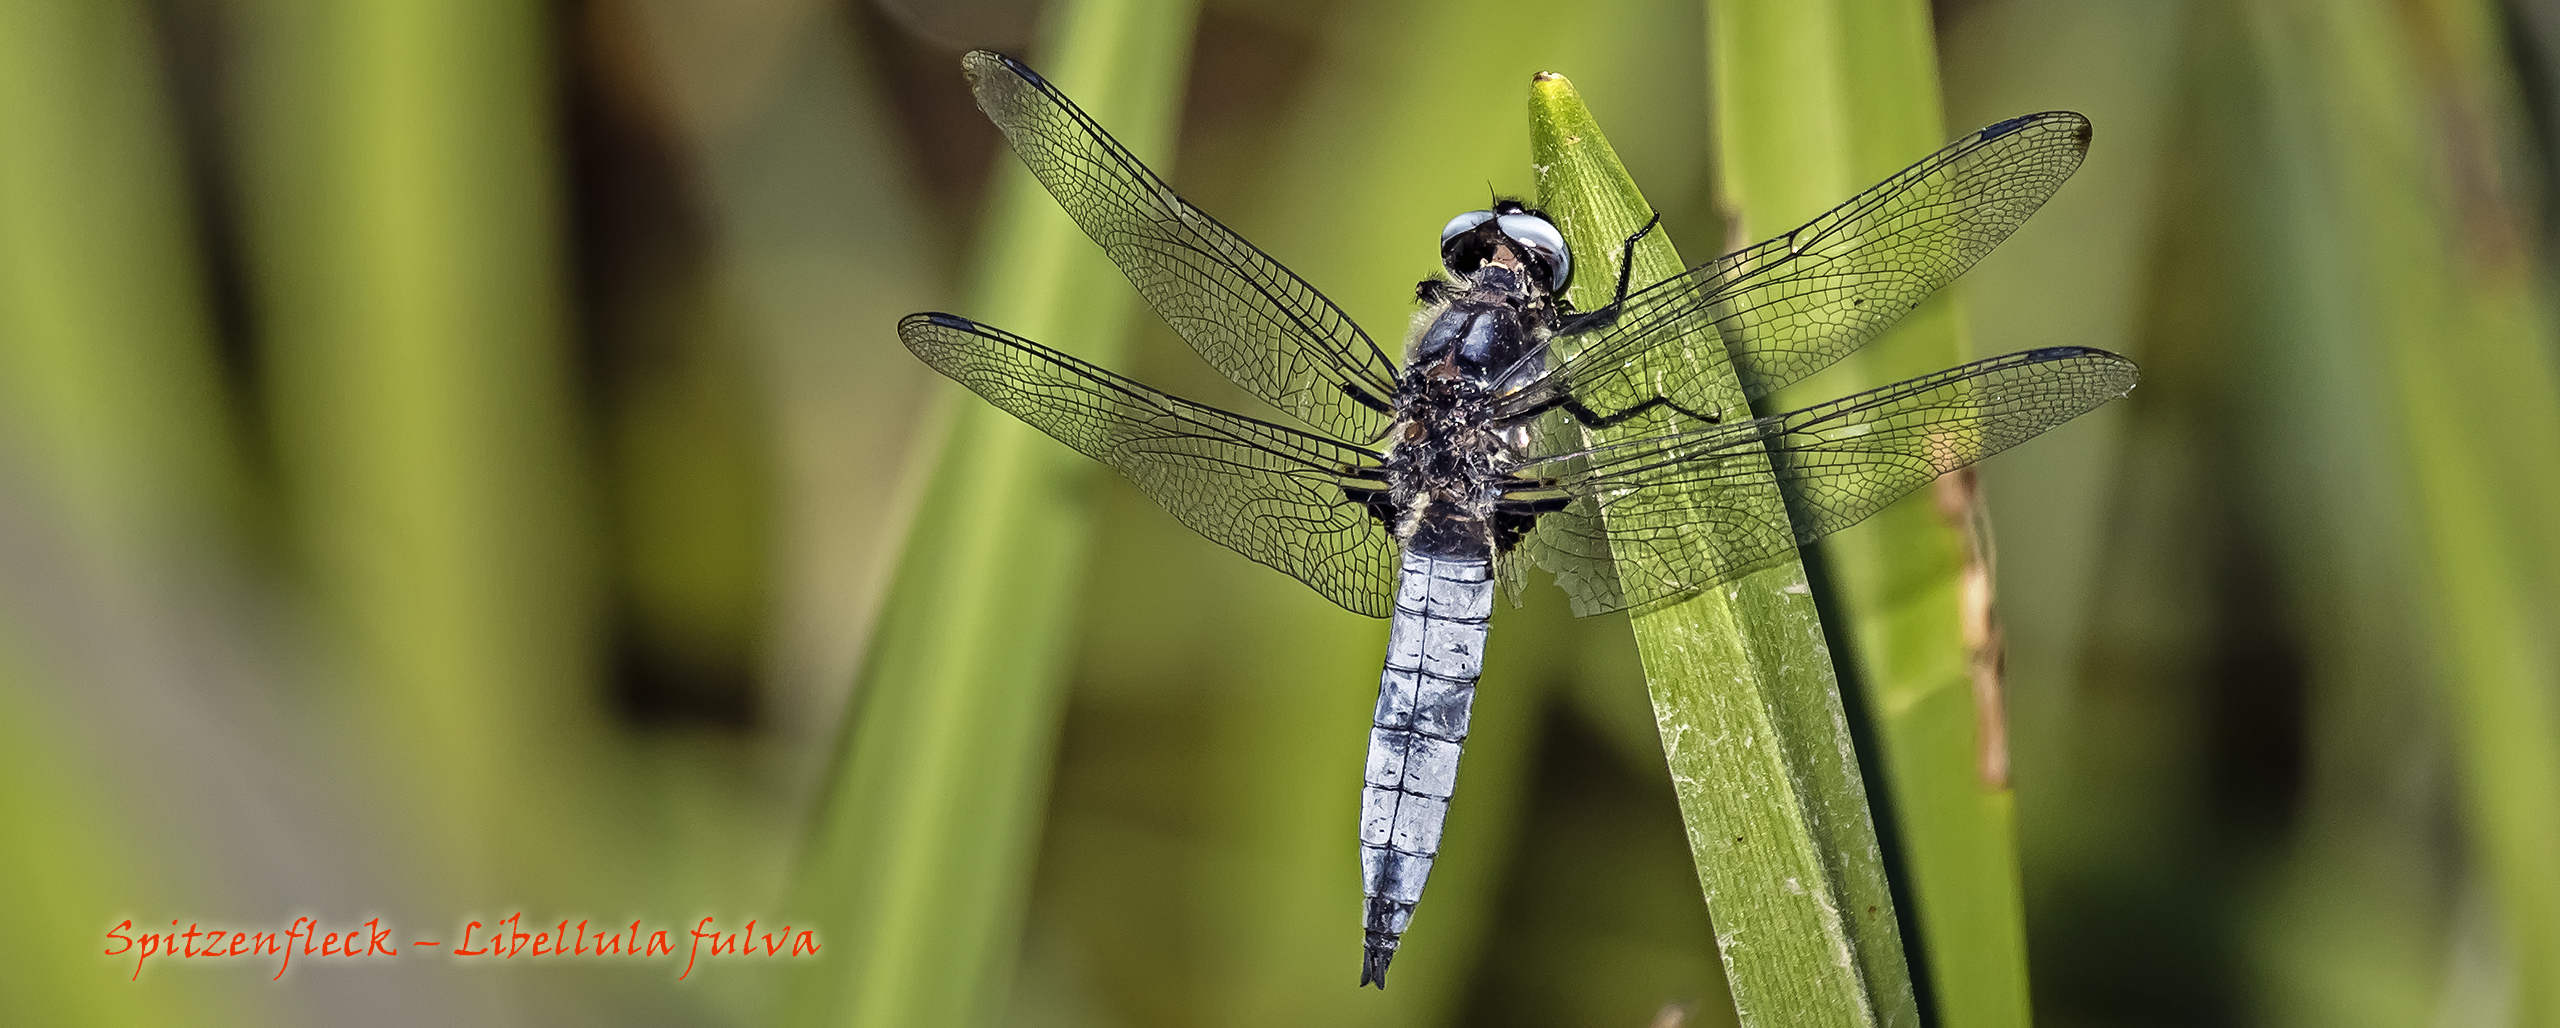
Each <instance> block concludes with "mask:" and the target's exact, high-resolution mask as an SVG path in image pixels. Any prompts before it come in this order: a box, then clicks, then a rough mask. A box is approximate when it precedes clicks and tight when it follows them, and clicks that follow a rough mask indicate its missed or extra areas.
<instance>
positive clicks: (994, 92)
mask: <svg viewBox="0 0 2560 1028" xmlns="http://www.w3.org/2000/svg"><path fill="white" fill-rule="evenodd" d="M963 63H964V65H965V67H966V68H967V70H968V74H969V82H970V87H971V88H972V89H973V90H975V91H976V93H977V96H978V107H979V109H980V110H983V111H985V112H986V113H987V117H988V118H989V119H991V120H993V121H994V122H995V123H996V127H997V128H998V129H1001V130H1003V131H1004V136H1005V139H1006V140H1007V141H1008V142H1010V143H1011V144H1012V145H1013V152H1014V153H1015V154H1016V155H1017V156H1019V157H1021V158H1022V163H1023V164H1024V165H1026V166H1028V167H1029V168H1030V169H1031V173H1032V175H1034V176H1036V177H1037V178H1039V180H1040V182H1041V184H1042V185H1045V186H1047V187H1049V193H1050V195H1052V196H1055V197H1056V198H1057V200H1058V206H1060V207H1062V208H1065V209H1066V212H1067V214H1068V215H1069V216H1071V217H1073V218H1074V219H1075V221H1076V224H1078V225H1080V226H1083V228H1084V231H1085V234H1086V235H1089V236H1092V237H1093V241H1094V242H1096V243H1100V244H1102V249H1103V251H1104V252H1105V253H1108V254H1110V255H1111V260H1112V262H1113V263H1116V264H1118V265H1119V266H1120V270H1121V272H1122V273H1124V274H1126V275H1128V276H1129V281H1130V283H1131V284H1133V285H1135V286H1137V287H1138V294H1139V295H1141V296H1144V297H1146V300H1147V304H1148V305H1149V306H1152V307H1154V308H1155V310H1156V313H1157V314H1160V315H1163V316H1164V320H1165V321H1166V322H1168V323H1170V324H1171V325H1172V326H1173V329H1174V331H1175V332H1178V333H1180V334H1181V335H1182V338H1184V339H1185V340H1188V341H1189V342H1190V343H1191V346H1192V348H1193V349H1195V350H1198V351H1199V352H1200V356H1201V357H1203V358H1206V359H1207V360H1208V362H1209V363H1210V364H1211V365H1213V366H1215V367H1216V368H1217V369H1218V370H1219V371H1220V372H1222V373H1224V374H1225V375H1226V376H1227V377H1228V378H1230V379H1233V380H1234V381H1235V383H1236V384H1237V385H1240V386H1243V387H1244V388H1245V389H1246V390H1247V391H1249V392H1251V393H1253V394H1254V395H1255V396H1259V397H1261V398H1262V399H1264V400H1266V401H1269V402H1270V403H1271V404H1272V405H1273V406H1275V407H1278V408H1279V409H1281V410H1283V411H1287V412H1288V413H1289V414H1290V415H1291V416H1293V417H1296V418H1298V419H1299V420H1301V421H1304V422H1306V423H1307V424H1308V425H1310V426H1312V427H1314V428H1315V429H1317V430H1318V431H1322V432H1325V433H1328V434H1331V435H1333V436H1336V437H1339V438H1343V439H1368V438H1371V437H1373V436H1374V435H1376V434H1377V432H1378V430H1379V429H1380V427H1382V426H1383V425H1384V424H1385V420H1386V416H1385V415H1384V414H1382V413H1379V411H1378V410H1377V409H1376V408H1374V407H1372V406H1370V405H1368V404H1365V403H1362V402H1361V401H1360V400H1358V399H1356V398H1354V396H1353V394H1352V392H1351V391H1352V390H1359V391H1361V393H1363V394H1365V395H1366V396H1367V397H1368V398H1370V399H1372V400H1375V401H1378V402H1380V403H1383V402H1385V400H1386V398H1387V395H1388V393H1390V392H1391V391H1393V389H1394V386H1395V378H1396V365H1395V361H1393V360H1392V359H1390V358H1389V357H1388V356H1387V354H1386V352H1385V351H1383V350H1380V349H1379V348H1378V344H1377V343H1376V342H1374V341H1372V340H1371V339H1370V338H1369V336H1368V333H1366V332H1363V331H1361V330H1360V326H1359V325H1357V324H1354V323H1353V322H1352V320H1351V318H1350V316H1348V315H1346V314H1344V313H1343V312H1342V309H1341V308H1339V307H1336V306H1334V305H1333V301H1331V300H1327V299H1325V298H1324V294H1322V293H1319V292H1317V291H1316V289H1315V287H1314V286H1311V285H1308V284H1307V283H1306V280H1304V279H1301V278H1299V277H1298V276H1297V275H1295V274H1293V273H1291V272H1290V271H1289V269H1287V268H1284V267H1281V266H1280V262H1278V261H1275V260H1272V259H1271V257H1270V256H1269V255H1268V254H1265V253H1263V252H1262V251H1261V250H1259V249H1257V248H1255V247H1254V245H1253V244H1251V243H1248V242H1245V241H1244V238H1243V237H1241V236H1238V235H1236V234H1235V233H1234V232H1233V231H1230V230H1229V229H1228V228H1227V227H1226V226H1224V225H1221V224H1218V222H1217V221H1216V220H1215V219H1212V218H1210V217H1209V216H1208V215H1207V214H1203V213H1201V211H1200V209H1199V208H1197V207H1193V206H1191V204H1190V203H1188V202H1186V201H1184V200H1183V199H1182V198H1181V197H1180V196H1176V195H1174V192H1173V189H1172V188H1171V187H1169V186H1167V185H1165V183H1164V180H1163V179H1160V178H1157V177H1156V175H1155V173H1154V172H1152V171H1149V170H1147V167H1146V165H1144V164H1141V163H1139V162H1138V159H1137V158H1136V157H1135V156H1133V155H1131V154H1130V153H1129V151H1128V149H1127V148H1125V147H1123V146H1121V145H1120V144H1119V142H1118V141H1116V140H1114V139H1112V138H1111V136H1110V134H1109V133H1106V132H1104V131H1103V130H1102V126H1100V125H1098V124H1096V123H1095V122H1094V120H1093V119H1092V118H1091V117H1088V116H1087V115H1086V114H1085V113H1084V111H1082V110H1079V109H1078V108H1077V107H1076V105H1075V104H1074V103H1072V102H1070V101H1069V100H1068V99H1067V98H1066V95H1065V94H1063V93H1060V92H1059V91H1058V89H1057V87H1056V86H1053V85H1050V84H1049V82H1048V80H1046V79H1043V78H1041V77H1040V76H1039V74H1038V73H1036V72H1033V71H1032V70H1031V69H1030V68H1028V67H1025V66H1023V64H1022V63H1021V62H1019V61H1015V60H1013V59H1012V58H1009V57H1006V56H1004V55H1002V54H998V53H994V52H991V51H986V50H978V51H974V52H972V53H970V54H969V56H968V57H967V58H965V59H964V61H963Z"/></svg>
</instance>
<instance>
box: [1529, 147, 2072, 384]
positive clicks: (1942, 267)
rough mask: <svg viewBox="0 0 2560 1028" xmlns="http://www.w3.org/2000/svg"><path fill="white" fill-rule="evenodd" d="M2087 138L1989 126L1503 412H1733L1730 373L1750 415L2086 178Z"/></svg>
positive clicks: (1581, 342)
mask: <svg viewBox="0 0 2560 1028" xmlns="http://www.w3.org/2000/svg"><path fill="white" fill-rule="evenodd" d="M2089 131H2090V130H2089V119H2087V118H2084V117H2081V116H2080V115H2078V114H2074V113H2072V112H2070V111H2050V112H2047V113H2043V114H2030V115H2026V116H2024V117H2019V118H2012V119H2010V120H2008V121H2004V122H2001V123H1999V124H1996V125H1992V126H1989V127H1987V128H1984V129H1982V130H1980V131H1977V132H1975V133H1973V134H1972V135H1969V136H1966V137H1964V138H1963V139H1959V140H1957V141H1955V142H1953V143H1950V144H1948V145H1947V146H1946V148H1944V149H1942V150H1939V151H1938V152H1937V153H1934V154H1930V155H1929V156H1928V157H1926V158H1923V159H1922V160H1921V161H1920V162H1919V163H1916V164H1913V165H1912V166H1910V167H1908V168H1905V169H1903V170H1902V171H1901V172H1900V173H1899V174H1896V175H1894V176H1893V177H1892V178H1889V179H1886V180H1884V181H1883V182H1880V183H1877V184H1876V185H1875V186H1873V187H1871V188H1869V189H1868V190H1867V191H1866V192H1863V193H1860V194H1858V195H1857V196H1855V197H1852V198H1851V199H1850V200H1849V201H1848V202H1847V203H1843V204H1841V205H1840V206H1838V207H1835V208H1832V209H1831V210H1830V211H1829V212H1828V213H1825V214H1823V215H1822V216H1821V217H1818V218H1815V219H1813V220H1812V221H1808V222H1806V223H1804V224H1803V225H1802V226H1800V227H1798V228H1797V229H1796V230H1795V231H1792V232H1789V233H1787V234H1785V235H1782V236H1779V237H1777V238H1774V239H1770V240H1768V241H1765V242H1762V243H1760V244H1759V245H1756V246H1752V247H1750V248H1748V249H1744V250H1738V251H1735V252H1733V253H1729V254H1726V255H1724V256H1722V257H1719V258H1716V259H1715V260H1712V261H1709V262H1707V263H1705V264H1702V265H1699V266H1698V267H1695V268H1692V269H1690V270H1689V271H1686V272H1683V273H1681V274H1679V275H1675V276H1673V277H1671V278H1668V279H1665V280H1663V281H1661V282H1658V283H1655V284H1654V285H1651V286H1648V287H1646V288H1645V289H1643V290H1642V291H1639V292H1636V293H1632V294H1630V295H1629V296H1628V297H1627V301H1626V305H1625V307H1624V308H1622V309H1621V310H1620V312H1619V315H1618V317H1617V319H1616V320H1615V321H1613V322H1611V323H1609V324H1607V325H1605V326H1603V327H1600V328H1596V329H1593V330H1591V331H1589V332H1586V333H1582V334H1579V335H1577V336H1573V337H1568V338H1565V339H1560V340H1559V341H1558V342H1557V344H1556V350H1557V353H1558V356H1556V357H1553V358H1550V359H1551V360H1552V362H1553V366H1552V367H1551V368H1550V370H1549V372H1548V374H1547V375H1546V377H1545V378H1544V379H1543V380H1542V381H1540V382H1539V383H1537V384H1535V385H1532V386H1530V387H1528V388H1527V389H1524V390H1522V391H1521V392H1520V393H1518V394H1515V396H1514V397H1513V400H1512V403H1511V404H1510V406H1509V407H1508V408H1507V409H1508V410H1512V411H1520V410H1527V409H1531V408H1532V407H1535V406H1542V405H1544V404H1547V403H1551V402H1553V401H1554V399H1555V398H1557V397H1560V396H1570V397H1572V398H1574V399H1575V400H1577V401H1579V402H1580V403H1581V404H1582V405H1584V406H1585V407H1586V408H1588V409H1591V410H1593V411H1596V412H1598V413H1601V414H1604V415H1605V414H1610V413H1615V412H1618V411H1623V410H1627V409H1629V408H1633V407H1636V406H1638V405H1641V404H1644V403H1647V402H1650V401H1653V400H1655V399H1656V398H1661V399H1665V400H1668V401H1670V402H1671V403H1673V404H1677V405H1679V406H1680V407H1682V408H1685V409H1688V410H1691V411H1699V412H1706V411H1717V410H1722V409H1725V408H1727V407H1734V408H1736V409H1738V408H1739V404H1736V403H1735V402H1734V400H1733V398H1732V397H1731V396H1730V395H1727V394H1725V393H1724V390H1723V388H1722V386H1721V385H1720V382H1721V381H1722V376H1721V374H1719V373H1718V372H1717V371H1716V368H1715V365H1716V363H1717V362H1719V361H1721V360H1727V359H1729V360H1731V362H1732V364H1733V368H1734V371H1735V372H1736V373H1737V374H1738V375H1739V376H1740V377H1741V379H1742V391H1743V397H1742V398H1743V400H1745V401H1749V400H1757V399H1759V398H1761V397H1763V396H1766V395H1768V394H1770V393H1771V392H1774V391H1776V390H1777V389H1778V388H1779V387H1781V386H1784V385H1786V384H1788V383H1790V382H1794V381H1796V380H1798V379H1801V378H1803V377H1805V376H1807V375H1810V374H1812V373H1814V372H1816V371H1820V370H1822V369H1823V368H1826V367H1829V366H1831V364H1833V363H1834V362H1836V361H1838V360H1839V359H1840V358H1842V357H1845V356H1847V355H1848V354H1849V353H1850V352H1851V351H1854V350H1856V349H1857V348H1858V347H1860V346H1863V345H1865V344H1866V343H1867V341H1868V340H1870V339H1873V338H1874V337H1875V336H1876V334H1877V333H1879V332H1882V331H1884V330H1885V329H1886V328H1887V327H1889V326H1891V325H1892V324H1893V323H1894V322H1895V321H1898V320H1900V319H1901V318H1902V316H1903V315H1904V314H1906V313H1908V312H1909V311H1910V310H1911V308H1912V307H1914V306H1917V305H1918V304H1919V303H1920V301H1921V300H1922V299H1925V298H1927V297H1928V295H1929V294H1931V293H1934V292H1936V291H1937V290H1938V288H1939V287H1940V286H1943V285H1946V284H1947V283H1948V282H1951V281H1954V280H1955V278H1956V276H1958V275H1961V274H1963V273H1964V272H1965V269H1967V268H1971V267H1972V266H1973V265H1974V263H1975V262H1976V261H1979V260H1981V259H1982V257H1983V255H1984V254H1987V253H1990V252H1991V249H1992V248H1993V247H1995V246H1998V245H2000V242H2001V241H2002V240H2004V239H2007V238H2008V237H2009V233H2010V232H2012V231H2014V230H2015V229H2016V228H2017V227H2018V225H2019V224H2020V223H2021V222H2024V221H2026V220H2027V216H2028V215H2031V214H2034V213H2035V212H2036V208H2038V207H2041V206H2043V205H2044V202H2045V199H2046V198H2047V197H2050V196H2052V195H2053V192H2054V190H2056V189H2058V188H2061V186H2062V182H2063V180H2064V179H2067V178H2069V177H2071V173H2072V171H2074V170H2075V169H2077V168H2079V166H2080V159H2081V157H2082V156H2084V155H2086V154H2087V153H2088V150H2089Z"/></svg>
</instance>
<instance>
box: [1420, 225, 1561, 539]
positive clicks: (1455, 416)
mask: <svg viewBox="0 0 2560 1028" xmlns="http://www.w3.org/2000/svg"><path fill="white" fill-rule="evenodd" d="M1420 293H1421V295H1423V296H1424V297H1425V298H1426V299H1430V300H1432V301H1434V302H1435V303H1436V305H1437V309H1436V310H1434V311H1432V312H1431V313H1430V315H1429V317H1428V318H1427V319H1426V320H1425V322H1424V327H1423V329H1422V332H1421V333H1420V335H1418V336H1417V337H1416V338H1415V340H1414V342H1413V345H1412V347H1411V354H1410V356H1409V357H1408V358H1407V363H1406V365H1405V371H1404V378H1403V380H1402V381H1400V382H1399V383H1397V387H1396V395H1395V398H1394V408H1395V419H1396V420H1395V424H1394V426H1393V427H1392V428H1390V429H1389V430H1388V446H1389V449H1388V451H1387V461H1386V475H1387V487H1388V488H1387V493H1388V499H1389V500H1390V502H1391V503H1392V504H1393V511H1394V517H1393V519H1392V521H1391V523H1390V524H1391V527H1392V528H1393V529H1394V531H1395V534H1396V537H1397V538H1398V539H1400V540H1402V541H1403V542H1404V544H1405V546H1406V548H1408V549H1410V550H1412V551H1414V552H1416V553H1423V554H1428V555H1431V556H1435V557H1446V558H1454V559H1470V558H1472V559H1489V558H1490V557H1492V556H1493V555H1494V554H1495V553H1498V552H1501V551H1503V550H1507V549H1509V548H1510V546H1511V544H1512V543H1514V542H1516V541H1517V540H1518V538H1519V536H1520V534H1521V533H1523V532H1525V531H1527V529H1528V524H1529V520H1530V518H1529V517H1523V516H1519V515H1514V514H1511V513H1509V512H1507V511H1504V510H1500V509H1497V503H1498V501H1500V500H1501V499H1502V487H1501V483H1502V482H1503V481H1504V480H1505V479H1507V478H1509V476H1510V473H1511V470H1512V469H1513V468H1516V467H1518V466H1520V465H1521V464H1522V463H1524V462H1525V460H1526V459H1527V453H1526V450H1527V447H1528V440H1529V436H1528V428H1527V426H1526V425H1503V424H1498V423H1495V422H1494V421H1493V420H1492V407H1493V404H1494V401H1495V400H1496V399H1497V398H1499V397H1500V396H1502V395H1503V394H1504V393H1506V392H1508V391H1510V390H1511V389H1514V388H1517V387H1518V386H1520V385H1522V384H1525V383H1527V382H1530V381H1534V380H1535V379H1536V377H1537V376H1538V374H1539V373H1540V372H1541V371H1543V370H1544V369H1545V363H1546V362H1545V360H1544V358H1543V356H1542V355H1540V353H1541V350H1542V348H1543V347H1544V346H1545V344H1546V341H1547V339H1548V338H1549V336H1551V335H1552V334H1553V329H1554V326H1555V321H1556V316H1557V308H1556V303H1555V298H1554V296H1553V295H1552V294H1551V293H1549V292H1548V290H1547V289H1546V288H1545V287H1544V286H1543V285H1540V284H1538V282H1537V279H1536V276H1534V275H1531V274H1527V273H1525V269H1524V268H1523V267H1522V266H1521V264H1520V262H1519V261H1518V260H1517V259H1516V258H1515V257H1513V256H1512V255H1511V254H1510V253H1508V252H1507V251H1497V253H1496V254H1495V255H1494V256H1493V257H1492V258H1491V259H1489V260H1487V261H1486V262H1485V263H1484V264H1483V265H1482V266H1480V267H1478V268H1476V269H1475V270H1474V271H1471V272H1469V273H1468V274H1466V275H1465V276H1464V277H1463V278H1459V279H1457V280H1454V281H1440V280H1433V281H1431V282H1426V283H1424V285H1423V287H1422V289H1421V290H1420ZM1533 355H1539V356H1537V359H1532V360H1523V358H1524V357H1531V356H1533Z"/></svg>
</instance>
